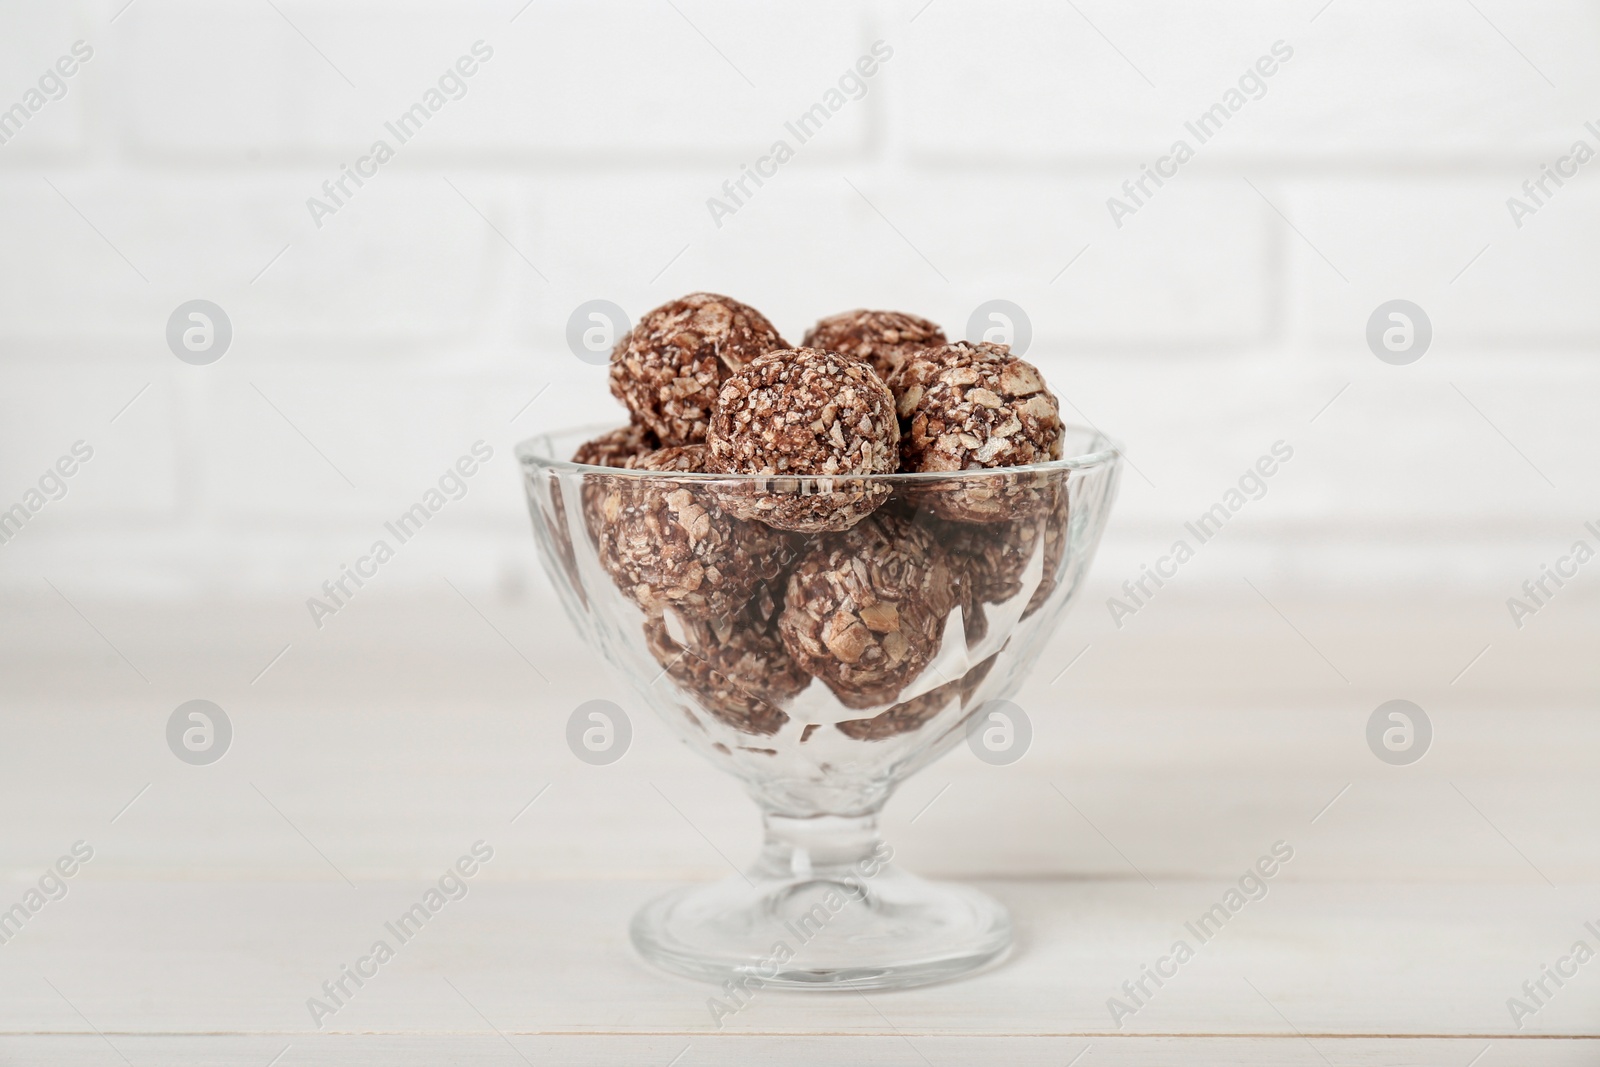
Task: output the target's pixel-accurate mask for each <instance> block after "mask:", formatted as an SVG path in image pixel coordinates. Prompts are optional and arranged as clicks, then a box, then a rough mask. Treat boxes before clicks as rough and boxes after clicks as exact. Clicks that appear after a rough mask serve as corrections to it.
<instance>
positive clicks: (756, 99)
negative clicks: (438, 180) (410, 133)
mask: <svg viewBox="0 0 1600 1067" xmlns="http://www.w3.org/2000/svg"><path fill="white" fill-rule="evenodd" d="M280 6H281V7H282V9H283V14H284V15H285V16H287V19H288V20H289V21H292V22H293V23H294V25H295V26H297V27H298V28H299V30H300V31H301V32H303V33H304V34H305V37H306V38H309V39H310V41H312V42H315V43H316V47H317V49H320V50H321V51H322V52H323V53H324V54H325V55H326V57H327V58H326V59H324V58H322V57H321V56H319V55H318V54H317V52H316V51H315V50H313V48H312V47H311V45H310V44H308V43H307V41H306V40H304V39H302V38H301V36H300V35H299V34H298V33H296V32H295V30H294V29H293V28H292V27H291V26H290V25H288V23H287V22H286V20H285V18H283V17H280V16H279V15H278V14H277V13H275V12H273V11H272V10H271V9H270V8H266V7H262V8H260V9H254V8H249V9H244V10H235V9H233V8H231V7H230V8H220V7H218V6H216V5H213V4H196V3H188V4H171V5H160V6H156V5H152V7H151V9H150V10H148V11H146V12H143V13H141V16H140V17H139V18H138V19H137V20H136V22H135V28H136V36H135V38H134V40H133V41H132V44H131V46H130V51H131V53H132V54H131V56H130V59H129V63H130V66H131V68H132V71H133V73H132V78H133V84H134V88H135V91H134V93H132V94H131V95H130V97H129V99H128V100H127V101H126V114H127V130H128V136H129V139H130V140H131V141H132V142H133V143H134V144H136V145H137V146H139V148H140V149H141V150H142V151H144V152H147V153H151V154H162V153H170V154H175V155H178V156H192V155H200V156H218V157H225V158H246V159H248V158H254V157H253V155H252V153H256V152H259V153H261V154H263V155H266V156H269V157H271V156H275V155H278V156H281V155H287V156H290V157H294V156H297V155H301V154H303V153H305V152H315V153H318V154H319V157H325V156H326V155H327V153H329V152H332V153H339V154H341V155H339V156H338V158H340V159H343V158H344V156H345V155H349V154H350V153H353V152H355V151H356V150H357V149H363V148H365V147H367V146H368V145H369V144H370V143H371V142H372V140H373V139H374V138H377V137H387V135H386V134H385V131H384V129H383V123H384V122H385V121H386V120H390V119H393V118H395V117H396V116H397V115H399V114H400V113H401V112H403V111H405V110H406V109H407V108H408V107H409V106H410V105H411V104H413V103H415V102H417V101H418V100H419V99H420V98H421V97H422V94H423V93H424V92H425V91H426V90H428V89H429V88H432V87H434V86H435V85H436V83H437V81H438V79H439V77H440V75H441V74H442V73H444V72H445V71H446V70H447V69H448V68H449V67H450V66H451V64H453V63H454V62H455V61H456V60H457V58H458V57H459V56H461V55H463V54H467V53H468V51H469V49H470V47H471V45H472V44H473V43H474V42H475V41H478V40H483V41H484V43H485V44H486V46H487V47H488V48H490V49H492V50H493V57H492V58H491V59H489V60H488V61H486V62H484V63H483V64H482V67H481V69H480V70H479V71H478V72H477V73H476V74H475V75H473V76H472V77H471V78H470V79H469V80H468V81H467V83H466V86H467V91H466V94H465V95H464V96H462V97H461V98H460V99H459V100H454V101H452V102H449V103H447V104H446V105H445V106H444V107H443V108H442V109H441V110H440V111H439V112H438V114H437V116H436V117H435V118H433V119H431V120H430V121H429V123H428V125H427V126H426V127H425V128H424V132H423V133H422V134H419V135H418V138H417V140H416V141H415V142H414V143H413V144H410V145H406V146H403V149H402V150H403V151H405V152H407V153H414V154H417V155H421V156H426V155H430V154H432V155H436V154H439V153H455V154H459V153H465V154H469V155H475V156H487V157H502V158H503V157H506V156H508V155H509V156H529V155H531V156H550V157H570V156H572V155H573V154H575V153H594V154H596V155H597V157H598V158H602V159H605V158H609V159H613V160H614V159H637V158H639V157H640V156H641V155H643V154H656V153H666V154H668V155H672V156H677V155H683V156H693V155H699V156H701V157H704V156H705V155H706V154H707V153H711V154H714V155H717V156H726V157H728V158H733V157H734V156H735V155H737V154H739V153H750V152H752V151H754V150H756V149H764V148H766V147H767V146H768V145H770V144H771V142H772V141H773V139H774V138H775V137H778V136H780V135H781V134H782V123H783V121H784V120H785V119H786V118H791V117H793V116H795V115H798V114H799V113H800V112H802V111H804V110H805V109H806V108H808V107H810V106H811V105H812V104H813V103H815V102H817V101H818V100H819V99H820V98H821V97H822V95H823V93H824V92H825V91H826V90H827V89H829V88H830V87H831V86H833V85H834V84H835V82H836V81H837V79H838V77H839V75H840V73H841V72H843V71H844V70H845V69H846V68H848V67H849V66H850V65H851V64H853V63H854V62H855V60H856V58H857V57H858V56H860V55H861V54H863V52H864V51H865V50H866V49H867V47H868V46H869V45H870V42H871V38H869V37H867V36H866V35H865V27H864V26H863V20H862V17H861V15H860V13H859V11H858V10H857V9H856V8H854V7H852V6H850V5H846V4H840V3H833V4H827V5H822V6H813V7H806V8H795V9H793V10H791V11H780V10H778V9H754V8H749V7H745V6H741V5H736V4H731V3H726V2H720V3H719V2H689V3H683V4H680V5H678V6H679V8H680V9H681V11H682V14H681V15H680V14H679V13H677V12H675V11H674V10H673V8H672V7H671V6H669V5H665V4H657V3H645V2H622V3H611V4H604V5H579V4H572V3H567V4H558V5H554V6H550V5H544V4H536V5H534V6H532V7H530V8H529V9H527V10H525V11H523V12H522V13H521V14H520V15H518V16H517V18H516V21H514V22H512V21H509V20H510V17H511V16H510V14H508V13H507V12H508V7H507V5H504V4H495V5H489V4H481V3H477V4H469V5H465V6H462V7H460V8H455V9H449V10H446V9H444V8H443V7H441V6H440V5H432V4H430V5H416V4H413V5H401V6H398V7H397V6H396V5H388V4H375V3H370V2H362V3H341V4H336V5H335V4H325V3H317V4H312V3H305V2H301V3H283V4H281V5H280ZM509 11H510V12H512V13H515V11H516V7H515V6H511V7H510V8H509ZM128 17H129V19H130V20H134V15H133V13H131V12H130V14H129V16H128ZM691 22H692V25H691ZM702 33H703V34H704V38H703V37H702V36H701V34H702ZM705 38H709V40H710V42H711V43H708V42H707V40H706V39H705ZM200 41H204V42H207V47H206V54H205V55H204V56H201V57H198V58H193V57H191V55H190V50H191V48H192V47H193V45H194V44H195V43H196V42H200ZM779 42H781V46H779ZM719 51H720V52H721V53H722V55H723V56H725V57H726V59H724V58H722V57H721V56H719V55H718V52H719ZM735 68H737V69H735ZM341 72H342V73H341ZM741 72H742V74H741ZM346 78H348V79H349V82H351V83H354V88H352V86H351V84H349V83H347V82H346V81H345V79H346ZM746 78H748V79H749V81H748V82H747V81H746V80H745V79H746ZM752 83H753V84H752ZM646 87H648V88H646ZM447 88H448V87H447ZM197 89H199V90H200V91H198V92H197V91H196V90H197ZM869 96H870V93H869ZM868 116H869V106H868V104H867V103H866V102H864V101H863V102H855V103H851V104H848V105H846V106H845V107H844V108H842V109H841V110H840V111H839V113H838V114H837V115H835V116H834V117H833V118H831V119H830V121H829V123H828V128H827V130H826V132H825V134H824V135H823V137H822V138H821V140H822V141H823V143H824V144H826V145H827V147H828V150H829V151H832V152H841V151H849V150H858V149H859V148H861V146H862V145H863V144H864V142H865V137H866V131H867V124H868ZM388 139H389V141H390V143H391V144H395V143H396V141H395V139H394V138H392V137H388ZM351 158H353V156H352V157H351ZM751 158H753V157H751Z"/></svg>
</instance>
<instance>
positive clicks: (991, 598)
mask: <svg viewBox="0 0 1600 1067" xmlns="http://www.w3.org/2000/svg"><path fill="white" fill-rule="evenodd" d="M1039 527H1040V522H1039V520H1038V518H1037V517H1034V516H1030V517H1028V518H1022V519H1008V520H1005V521H1002V522H985V523H968V522H936V523H935V524H934V525H933V526H932V527H931V529H932V530H933V533H934V536H935V537H936V538H937V539H938V541H939V543H940V544H941V545H942V546H944V549H945V552H946V553H947V554H948V555H949V559H950V573H951V577H952V579H953V580H954V582H955V587H956V601H957V603H959V604H960V605H961V615H962V619H963V623H964V625H965V627H966V632H967V644H968V645H975V644H977V643H978V642H979V641H982V640H983V639H984V637H985V636H986V635H987V634H988V632H989V620H988V616H987V614H986V612H985V610H984V605H986V604H1001V603H1004V602H1005V601H1007V600H1010V599H1011V598H1012V597H1014V596H1016V595H1018V594H1019V593H1021V592H1022V576H1023V573H1024V572H1025V571H1027V569H1028V564H1029V563H1030V562H1031V561H1032V559H1033V554H1034V550H1035V548H1036V547H1037V545H1038V543H1039Z"/></svg>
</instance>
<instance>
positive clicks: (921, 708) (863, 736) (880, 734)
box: [834, 656, 995, 741]
mask: <svg viewBox="0 0 1600 1067" xmlns="http://www.w3.org/2000/svg"><path fill="white" fill-rule="evenodd" d="M994 661H995V657H994V656H990V657H989V658H988V659H986V660H984V661H983V662H982V663H980V664H978V665H977V666H976V667H973V668H972V669H971V670H969V671H968V672H967V673H966V674H964V675H962V676H961V677H960V678H957V679H956V680H955V681H953V682H946V683H944V684H943V685H941V686H939V687H937V688H935V689H931V690H929V691H928V692H926V693H923V694H922V695H921V696H919V697H912V698H911V699H910V700H907V701H903V702H901V703H899V704H896V705H895V706H894V707H892V708H890V709H889V710H888V711H886V712H884V713H883V714H881V715H874V716H873V717H872V718H870V719H849V720H846V721H845V722H840V723H834V726H835V728H836V729H838V731H839V732H840V733H842V734H844V735H845V736H846V737H849V738H851V739H853V740H856V741H885V740H888V739H889V738H891V737H899V736H900V735H901V734H909V733H913V732H915V731H917V730H920V729H922V727H923V726H924V725H926V724H927V723H928V722H929V721H930V720H931V719H933V718H934V717H935V716H937V715H938V714H939V713H940V712H941V711H944V710H945V709H946V708H948V707H949V706H950V702H951V701H952V700H956V699H959V700H960V701H961V703H962V705H963V706H965V705H966V704H967V702H968V701H969V700H970V699H971V697H972V693H973V691H974V690H976V689H977V688H978V685H979V683H981V682H982V681H983V679H984V678H985V677H986V676H987V675H988V673H989V669H990V668H991V667H993V666H994Z"/></svg>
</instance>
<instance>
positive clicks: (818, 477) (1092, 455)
mask: <svg viewBox="0 0 1600 1067" xmlns="http://www.w3.org/2000/svg"><path fill="white" fill-rule="evenodd" d="M621 428H622V427H620V426H616V425H614V424H610V423H605V424H598V423H597V424H590V425H587V426H574V427H570V428H567V429H557V430H549V431H546V432H544V433H540V434H535V435H534V436H532V437H526V438H523V439H522V440H521V441H518V442H517V443H516V445H515V446H514V448H513V451H514V452H515V454H516V457H517V460H518V462H519V463H520V464H521V465H522V466H523V467H525V468H536V469H539V470H554V471H572V472H576V473H579V474H586V473H596V474H598V473H604V474H605V475H607V476H608V477H620V478H639V479H650V478H667V479H670V480H672V481H674V482H678V481H705V482H760V483H769V482H771V481H773V480H774V479H779V478H785V479H787V478H792V479H796V480H804V481H844V480H848V481H852V482H855V481H863V482H929V481H939V480H941V479H951V478H960V479H962V480H963V481H967V480H970V479H973V478H989V477H1004V476H1006V475H1014V474H1029V473H1039V472H1048V471H1059V470H1067V471H1074V470H1094V469H1095V468H1098V467H1105V466H1110V465H1112V464H1114V463H1115V462H1116V461H1117V460H1119V459H1120V458H1121V457H1122V455H1123V449H1122V446H1121V445H1120V444H1119V443H1117V442H1116V441H1115V440H1113V439H1112V438H1110V437H1108V436H1106V435H1105V434H1104V433H1102V432H1101V431H1100V430H1099V429H1098V428H1096V427H1093V426H1084V425H1081V424H1078V423H1065V424H1063V426H1062V432H1063V433H1064V434H1065V433H1067V432H1069V431H1070V432H1075V433H1078V434H1082V435H1085V436H1087V437H1088V438H1089V439H1090V443H1091V445H1092V446H1093V448H1092V450H1091V451H1088V452H1082V453H1079V454H1078V455H1075V456H1063V457H1062V458H1060V459H1052V460H1049V461H1047V462H1044V463H1028V464H1024V465H1022V466H1017V467H978V468H974V469H972V470H959V471H898V472H895V473H893V474H717V473H712V472H702V471H646V470H635V469H632V468H629V467H603V466H600V465H598V464H594V463H574V462H573V461H572V460H570V459H551V458H550V457H548V456H544V455H540V454H539V451H538V450H539V449H540V448H541V447H542V446H543V443H544V442H545V441H546V440H548V439H550V438H554V437H566V436H576V435H579V434H582V435H584V440H591V439H593V438H595V437H598V436H600V435H601V434H603V433H610V432H611V431H613V430H619V429H621Z"/></svg>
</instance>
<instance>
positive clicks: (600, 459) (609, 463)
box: [572, 423, 661, 467]
mask: <svg viewBox="0 0 1600 1067" xmlns="http://www.w3.org/2000/svg"><path fill="white" fill-rule="evenodd" d="M660 447H661V442H660V441H659V440H657V439H656V435H655V434H654V433H652V432H651V431H650V430H649V429H647V428H646V427H644V426H640V425H639V424H638V423H631V424H629V425H627V426H621V427H618V428H617V429H615V430H611V431H609V432H607V433H603V434H601V435H600V436H599V437H596V438H595V439H594V440H592V441H585V442H584V443H583V444H581V445H579V446H578V450H577V451H576V452H574V453H573V454H572V462H574V463H588V464H590V465H592V466H595V467H625V466H627V464H628V460H630V459H633V458H635V457H637V456H642V455H644V454H645V453H646V452H652V451H654V450H655V449H658V448H660Z"/></svg>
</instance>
